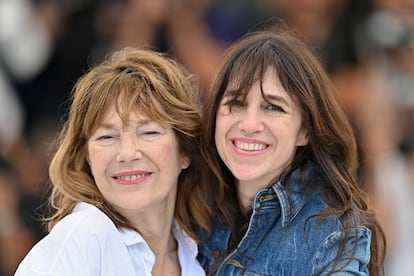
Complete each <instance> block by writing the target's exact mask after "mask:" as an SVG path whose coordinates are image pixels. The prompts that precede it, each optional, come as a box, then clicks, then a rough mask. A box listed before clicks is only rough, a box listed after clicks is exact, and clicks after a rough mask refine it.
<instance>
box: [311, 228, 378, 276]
mask: <svg viewBox="0 0 414 276" xmlns="http://www.w3.org/2000/svg"><path fill="white" fill-rule="evenodd" d="M345 232H346V230H344V229H343V230H340V231H336V232H333V233H331V234H330V235H329V236H327V237H326V239H325V240H324V242H323V243H322V244H321V246H320V247H319V249H318V251H317V253H316V255H315V257H314V260H313V275H319V274H318V273H321V272H322V271H326V270H329V269H330V268H331V267H332V266H333V264H334V262H335V260H336V257H337V256H336V255H337V252H338V250H339V249H340V246H341V245H344V251H343V253H342V254H341V256H340V257H339V259H338V264H337V269H338V270H339V271H341V272H348V273H354V274H355V275H356V274H357V275H368V268H367V267H368V263H369V260H370V245H371V230H370V229H368V228H366V227H358V228H355V229H353V230H350V231H349V232H348V235H347V238H346V240H344V236H345V234H346V233H345Z"/></svg>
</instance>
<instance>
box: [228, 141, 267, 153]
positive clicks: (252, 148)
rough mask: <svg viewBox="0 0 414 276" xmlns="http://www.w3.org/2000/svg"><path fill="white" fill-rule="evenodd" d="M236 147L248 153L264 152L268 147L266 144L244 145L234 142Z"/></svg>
mask: <svg viewBox="0 0 414 276" xmlns="http://www.w3.org/2000/svg"><path fill="white" fill-rule="evenodd" d="M234 145H235V146H236V147H237V148H239V149H242V150H246V151H259V150H264V149H265V148H266V147H267V146H266V145H264V144H253V143H244V142H241V141H234Z"/></svg>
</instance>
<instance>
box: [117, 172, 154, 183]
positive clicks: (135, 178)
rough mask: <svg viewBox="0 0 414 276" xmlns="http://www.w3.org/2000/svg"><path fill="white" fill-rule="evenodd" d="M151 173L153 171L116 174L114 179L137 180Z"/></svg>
mask: <svg viewBox="0 0 414 276" xmlns="http://www.w3.org/2000/svg"><path fill="white" fill-rule="evenodd" d="M150 174H151V173H142V174H135V175H124V176H115V177H114V179H116V180H121V181H136V180H138V179H141V178H143V177H146V176H148V175H150Z"/></svg>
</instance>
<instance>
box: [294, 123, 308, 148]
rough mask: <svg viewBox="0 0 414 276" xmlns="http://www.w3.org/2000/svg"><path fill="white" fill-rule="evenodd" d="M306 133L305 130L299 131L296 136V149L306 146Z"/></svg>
mask: <svg viewBox="0 0 414 276" xmlns="http://www.w3.org/2000/svg"><path fill="white" fill-rule="evenodd" d="M308 140H309V139H308V133H307V132H306V130H305V129H303V128H302V129H301V130H300V133H299V135H298V139H297V140H296V146H297V147H301V146H306V145H307V144H308Z"/></svg>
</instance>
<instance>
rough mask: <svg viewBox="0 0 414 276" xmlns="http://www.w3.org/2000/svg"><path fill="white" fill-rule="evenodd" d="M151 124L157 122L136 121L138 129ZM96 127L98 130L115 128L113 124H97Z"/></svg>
mask: <svg viewBox="0 0 414 276" xmlns="http://www.w3.org/2000/svg"><path fill="white" fill-rule="evenodd" d="M129 123H130V121H129ZM151 123H157V122H155V121H153V120H149V119H144V120H139V121H137V125H138V126H139V127H141V126H146V125H149V124H151ZM160 125H161V124H160ZM97 127H99V128H106V129H111V128H114V127H115V125H114V124H112V123H100V124H98V125H97Z"/></svg>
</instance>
